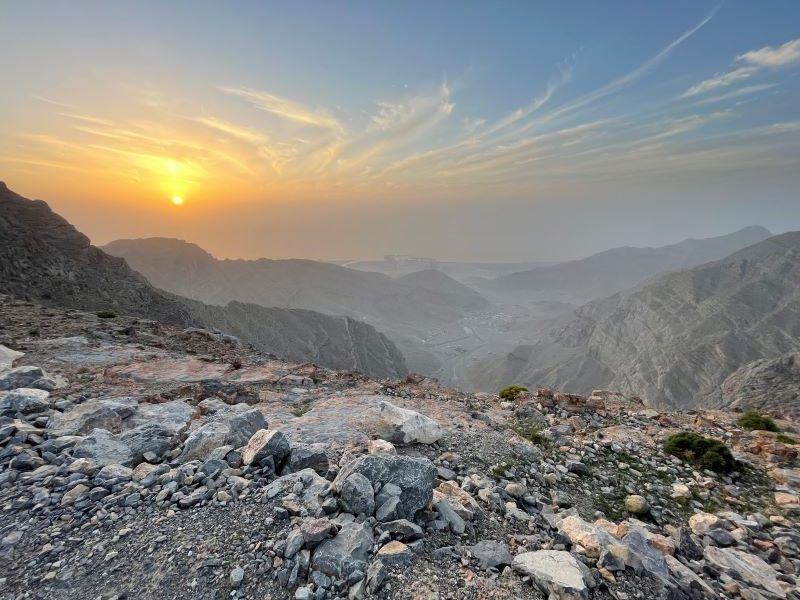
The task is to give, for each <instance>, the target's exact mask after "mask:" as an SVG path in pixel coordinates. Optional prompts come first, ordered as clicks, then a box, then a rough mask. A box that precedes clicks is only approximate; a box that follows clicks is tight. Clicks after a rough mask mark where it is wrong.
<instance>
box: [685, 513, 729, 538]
mask: <svg viewBox="0 0 800 600" xmlns="http://www.w3.org/2000/svg"><path fill="white" fill-rule="evenodd" d="M721 525H722V519H720V518H719V517H718V516H717V515H712V514H710V513H704V512H701V513H697V514H694V515H692V516H691V517H689V529H691V530H692V533H694V534H695V535H703V534H705V533H708V532H709V531H710V530H712V529H717V528H718V527H720V526H721Z"/></svg>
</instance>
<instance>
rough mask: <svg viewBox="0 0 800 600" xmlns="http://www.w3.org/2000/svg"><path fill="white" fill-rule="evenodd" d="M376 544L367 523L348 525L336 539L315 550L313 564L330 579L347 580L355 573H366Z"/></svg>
mask: <svg viewBox="0 0 800 600" xmlns="http://www.w3.org/2000/svg"><path fill="white" fill-rule="evenodd" d="M373 543H374V536H373V534H372V529H371V528H370V526H369V525H367V524H366V523H347V524H345V525H344V526H343V527H342V528H341V529H340V530H339V533H338V534H337V535H336V537H334V538H331V539H327V540H324V541H323V542H321V543H320V544H319V546H317V548H316V550H314V554H313V556H312V557H311V564H312V566H313V567H314V569H316V570H318V571H321V572H322V573H325V574H326V575H328V576H329V577H337V578H347V577H348V576H349V575H350V574H352V573H354V572H355V571H362V572H363V571H366V568H367V559H368V557H369V550H370V548H371V547H372V544H373Z"/></svg>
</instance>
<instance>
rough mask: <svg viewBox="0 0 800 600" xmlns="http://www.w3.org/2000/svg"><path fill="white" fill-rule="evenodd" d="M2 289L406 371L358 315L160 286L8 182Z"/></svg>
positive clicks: (0, 208) (275, 348) (360, 366)
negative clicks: (211, 297) (196, 297)
mask: <svg viewBox="0 0 800 600" xmlns="http://www.w3.org/2000/svg"><path fill="white" fill-rule="evenodd" d="M0 292H4V293H6V294H10V295H13V296H17V297H20V298H34V299H37V300H39V301H44V302H48V303H52V304H54V305H58V306H67V307H72V308H80V309H82V310H105V311H108V310H111V311H112V312H117V313H120V314H133V315H138V316H143V317H147V318H151V319H155V320H159V321H161V322H166V323H172V324H175V325H182V326H187V325H193V326H201V327H211V328H219V329H222V330H226V331H229V332H235V333H236V335H239V336H241V337H242V339H244V340H246V341H248V342H251V343H254V344H257V345H258V346H259V347H260V348H261V349H262V350H265V351H267V352H272V353H274V354H278V355H281V356H283V357H285V358H289V359H291V360H298V361H312V360H313V361H316V362H319V363H321V364H324V365H327V366H330V367H333V368H337V369H356V370H359V371H362V372H364V373H368V374H370V375H373V376H376V377H383V376H399V375H403V374H405V372H406V366H405V361H404V359H403V356H402V354H401V353H400V351H399V350H397V348H396V347H395V346H394V344H393V343H392V342H391V341H389V340H388V339H386V338H385V337H384V336H383V335H382V334H380V333H379V332H378V331H376V330H375V329H374V328H373V327H371V326H369V325H367V324H365V323H360V322H358V321H357V320H355V319H352V318H348V317H339V316H329V315H325V314H321V313H316V312H313V311H308V310H305V311H293V310H286V309H275V308H265V307H260V306H247V305H243V304H241V303H235V304H231V305H228V306H222V307H218V306H206V305H203V304H202V303H200V302H196V301H193V300H187V299H186V298H182V297H180V296H176V295H174V294H171V293H168V292H165V291H162V290H161V289H157V288H155V287H153V286H152V285H151V284H150V283H148V281H147V280H146V279H145V278H144V277H142V276H141V275H140V274H139V273H137V272H135V271H134V270H132V269H131V268H130V267H129V266H128V264H127V263H126V262H125V261H124V260H123V259H120V258H117V257H113V256H110V255H108V254H106V253H105V252H103V251H102V250H100V249H98V248H96V247H94V246H92V245H91V243H90V241H89V239H88V238H87V237H86V236H85V235H83V234H82V233H80V232H79V231H78V230H77V229H75V227H73V226H72V225H70V224H69V223H68V222H67V221H66V220H65V219H64V218H63V217H61V216H60V215H58V214H56V213H54V212H53V211H52V210H51V209H50V208H49V207H48V206H47V204H46V203H45V202H43V201H41V200H35V201H34V200H28V199H27V198H24V197H22V196H20V195H18V194H15V193H14V192H12V191H10V190H9V189H8V188H7V187H6V186H5V184H2V183H0ZM226 304H227V303H226Z"/></svg>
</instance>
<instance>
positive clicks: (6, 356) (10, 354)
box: [0, 344, 25, 374]
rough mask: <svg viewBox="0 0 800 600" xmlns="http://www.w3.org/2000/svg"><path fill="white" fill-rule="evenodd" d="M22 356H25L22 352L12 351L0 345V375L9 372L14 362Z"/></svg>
mask: <svg viewBox="0 0 800 600" xmlns="http://www.w3.org/2000/svg"><path fill="white" fill-rule="evenodd" d="M23 356H25V353H24V352H19V351H17V350H12V349H11V348H9V347H8V346H4V345H3V344H0V374H2V373H4V372H5V371H9V370H11V368H12V366H13V364H14V361H15V360H17V359H18V358H21V357H23Z"/></svg>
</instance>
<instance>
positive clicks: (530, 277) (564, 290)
mask: <svg viewBox="0 0 800 600" xmlns="http://www.w3.org/2000/svg"><path fill="white" fill-rule="evenodd" d="M770 235H771V234H770V232H769V231H768V230H766V229H765V228H763V227H757V226H753V227H745V228H744V229H741V230H739V231H736V232H734V233H731V234H729V235H723V236H720V237H712V238H705V239H688V240H684V241H682V242H680V243H678V244H673V245H670V246H661V247H658V248H632V247H623V248H613V249H611V250H606V251H605V252H600V253H598V254H593V255H592V256H589V257H587V258H583V259H581V260H575V261H570V262H564V263H559V264H556V265H552V266H545V267H537V268H534V269H530V270H528V271H522V272H519V273H510V274H507V275H501V276H499V277H496V278H494V279H492V280H489V281H484V282H483V287H485V288H486V289H487V290H493V291H499V292H539V293H545V294H548V295H550V296H559V295H560V296H565V297H567V298H570V299H574V300H579V301H586V300H593V299H597V298H604V297H606V296H610V295H611V294H615V293H617V292H619V291H622V290H626V289H628V288H631V287H634V286H636V285H638V284H640V283H642V282H644V281H646V280H647V279H649V278H651V277H654V276H656V275H658V274H660V273H663V272H665V271H675V270H680V269H688V268H691V267H695V266H698V265H701V264H703V263H707V262H711V261H714V260H719V259H721V258H724V257H726V256H728V255H729V254H732V253H733V252H736V251H737V250H740V249H742V248H745V247H747V246H750V245H752V244H755V243H758V242H760V241H763V240H765V239H767V238H768V237H770Z"/></svg>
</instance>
